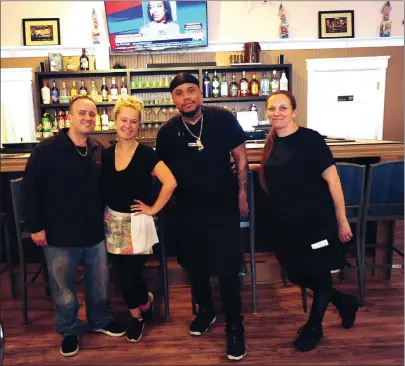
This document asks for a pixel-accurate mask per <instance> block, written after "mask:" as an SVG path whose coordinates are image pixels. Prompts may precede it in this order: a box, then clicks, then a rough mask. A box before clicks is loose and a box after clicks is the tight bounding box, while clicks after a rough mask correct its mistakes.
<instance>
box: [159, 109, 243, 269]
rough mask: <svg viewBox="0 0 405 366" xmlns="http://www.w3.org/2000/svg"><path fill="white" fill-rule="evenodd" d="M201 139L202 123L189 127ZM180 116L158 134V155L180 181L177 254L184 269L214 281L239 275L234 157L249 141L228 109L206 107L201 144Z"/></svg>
mask: <svg viewBox="0 0 405 366" xmlns="http://www.w3.org/2000/svg"><path fill="white" fill-rule="evenodd" d="M188 127H189V129H190V130H191V131H192V133H193V134H194V135H196V136H199V133H200V129H201V121H199V122H198V123H197V124H195V125H188ZM195 141H196V139H195V138H194V137H193V136H192V135H191V134H190V133H189V132H188V131H187V129H186V127H185V126H184V123H183V121H182V119H181V117H180V116H176V117H173V118H172V119H171V120H169V121H168V122H167V123H166V124H165V125H164V126H163V127H162V128H161V129H160V131H159V133H158V136H157V140H156V150H157V152H158V154H159V156H160V158H161V159H162V160H163V161H164V162H165V163H166V164H167V165H168V167H169V168H170V169H171V171H172V172H173V174H174V176H175V177H176V180H177V189H176V192H175V213H176V220H175V221H176V252H177V258H178V262H179V264H180V265H181V266H182V267H183V268H185V269H187V270H189V271H195V272H201V273H206V274H209V275H228V274H235V273H238V271H239V270H240V264H241V259H242V256H241V247H240V228H239V222H240V218H239V217H240V216H239V204H238V184H237V179H236V177H235V175H234V173H233V172H232V166H231V163H230V151H231V150H232V149H234V148H236V147H237V146H239V145H240V144H243V143H244V141H245V133H244V131H243V130H242V128H241V127H240V125H239V123H238V121H237V120H236V119H235V117H234V116H233V115H232V114H231V113H230V112H229V111H226V110H225V109H223V108H217V107H205V108H204V111H203V129H202V143H203V145H204V149H203V150H202V151H198V150H197V148H196V147H189V146H188V143H190V142H191V143H195Z"/></svg>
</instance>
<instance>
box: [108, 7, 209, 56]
mask: <svg viewBox="0 0 405 366" xmlns="http://www.w3.org/2000/svg"><path fill="white" fill-rule="evenodd" d="M105 11H106V16H107V25H108V32H109V36H110V46H111V51H112V52H134V51H145V50H162V49H167V48H188V47H204V46H207V45H208V30H207V2H206V1H105Z"/></svg>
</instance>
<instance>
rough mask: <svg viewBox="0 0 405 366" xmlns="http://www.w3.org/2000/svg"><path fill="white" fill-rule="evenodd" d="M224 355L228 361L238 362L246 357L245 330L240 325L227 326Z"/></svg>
mask: <svg viewBox="0 0 405 366" xmlns="http://www.w3.org/2000/svg"><path fill="white" fill-rule="evenodd" d="M225 331H226V354H227V356H228V359H230V360H234V361H238V360H241V359H242V358H243V357H245V356H246V347H245V329H244V328H243V324H242V323H237V324H231V325H227V326H226V328H225Z"/></svg>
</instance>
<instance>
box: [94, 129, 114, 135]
mask: <svg viewBox="0 0 405 366" xmlns="http://www.w3.org/2000/svg"><path fill="white" fill-rule="evenodd" d="M116 133H117V130H101V131H93V132H92V133H91V135H93V134H95V135H103V134H107V135H108V134H110V135H115V134H116Z"/></svg>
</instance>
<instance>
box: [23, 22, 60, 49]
mask: <svg viewBox="0 0 405 366" xmlns="http://www.w3.org/2000/svg"><path fill="white" fill-rule="evenodd" d="M22 28H23V40H24V46H49V45H60V26H59V18H33V19H23V20H22Z"/></svg>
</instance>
